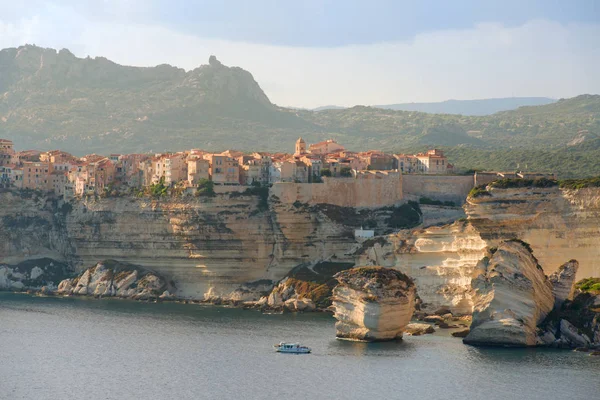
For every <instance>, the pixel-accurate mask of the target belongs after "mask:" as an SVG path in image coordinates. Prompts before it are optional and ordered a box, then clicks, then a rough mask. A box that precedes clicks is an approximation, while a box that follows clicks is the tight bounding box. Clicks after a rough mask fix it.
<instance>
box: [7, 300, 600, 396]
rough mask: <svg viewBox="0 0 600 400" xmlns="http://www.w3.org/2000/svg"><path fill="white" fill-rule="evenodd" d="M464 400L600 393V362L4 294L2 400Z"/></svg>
mask: <svg viewBox="0 0 600 400" xmlns="http://www.w3.org/2000/svg"><path fill="white" fill-rule="evenodd" d="M281 341H294V342H300V343H302V344H304V345H307V346H309V347H311V348H312V349H313V352H312V354H309V355H295V354H279V353H276V352H275V351H274V348H273V344H275V343H278V342H281ZM456 398H465V399H482V400H483V399H486V400H496V399H497V400H507V399H508V400H518V399H524V400H525V399H527V400H532V399H544V400H548V399H570V400H574V399H582V400H583V399H587V400H591V399H600V357H594V356H590V355H589V354H587V353H580V352H574V351H570V350H551V349H505V348H476V347H471V346H466V345H464V344H463V343H462V341H461V340H460V339H457V338H453V337H450V336H449V335H448V334H447V332H436V333H435V334H433V335H424V336H415V337H411V336H409V337H405V338H404V340H402V341H398V342H391V343H371V344H367V343H359V342H349V341H341V340H336V338H335V320H334V319H333V317H332V316H331V315H328V314H322V313H306V314H277V315H265V314H262V313H260V312H258V311H249V310H242V309H237V308H226V307H219V306H207V305H197V304H178V303H141V302H134V301H127V300H116V299H103V300H97V299H86V298H59V297H35V296H29V295H24V294H13V293H0V399H2V400H4V399H7V400H12V399H36V400H39V399H105V400H109V399H110V400H112V399H115V400H117V399H118V400H123V399H243V400H254V399H257V400H258V399H285V400H292V399H456Z"/></svg>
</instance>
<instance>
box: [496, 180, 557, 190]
mask: <svg viewBox="0 0 600 400" xmlns="http://www.w3.org/2000/svg"><path fill="white" fill-rule="evenodd" d="M557 185H558V182H557V181H555V180H553V179H548V178H537V179H521V178H519V179H509V178H506V179H499V180H497V181H494V182H492V183H490V187H493V188H498V189H509V188H531V187H535V188H549V187H554V186H557Z"/></svg>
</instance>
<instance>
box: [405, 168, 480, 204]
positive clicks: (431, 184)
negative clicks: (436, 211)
mask: <svg viewBox="0 0 600 400" xmlns="http://www.w3.org/2000/svg"><path fill="white" fill-rule="evenodd" d="M474 184H475V181H474V178H473V175H464V176H462V175H461V176H456V175H451V176H449V175H403V176H402V189H403V197H404V199H405V200H415V201H419V198H421V197H428V198H430V199H433V200H441V201H453V202H454V203H456V204H464V203H465V201H466V199H467V195H468V194H469V192H470V191H471V189H473V186H474Z"/></svg>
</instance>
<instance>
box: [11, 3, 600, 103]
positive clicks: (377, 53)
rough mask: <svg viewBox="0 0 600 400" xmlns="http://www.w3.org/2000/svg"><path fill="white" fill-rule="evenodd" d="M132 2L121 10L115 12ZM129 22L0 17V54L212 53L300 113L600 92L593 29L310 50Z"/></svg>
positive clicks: (538, 23)
mask: <svg viewBox="0 0 600 400" xmlns="http://www.w3.org/2000/svg"><path fill="white" fill-rule="evenodd" d="M110 1H113V0H110ZM123 4H125V3H123ZM136 4H137V3H136V1H130V2H128V3H127V4H125V5H124V6H123V7H124V8H123V10H124V11H123V12H122V13H121V14H120V15H127V13H128V12H131V10H134V9H135V7H136ZM128 21H129V19H127V18H108V17H105V18H93V17H91V16H90V14H89V13H86V12H83V11H81V10H74V9H73V8H70V7H65V6H60V5H51V6H47V7H45V8H43V9H41V10H40V12H38V13H37V14H36V15H34V16H29V17H27V18H20V19H18V20H15V21H13V22H9V21H3V20H2V16H0V48H4V47H9V46H19V45H21V44H24V43H35V44H37V45H41V46H46V47H54V48H69V49H70V50H71V51H73V53H75V54H76V55H78V56H87V55H91V56H104V57H107V58H109V59H111V60H114V61H116V62H119V63H122V64H128V65H138V66H150V65H157V64H162V63H168V64H172V65H177V66H179V67H183V68H185V69H192V68H195V67H196V66H198V65H200V64H205V63H206V62H207V60H208V57H209V55H211V54H215V55H216V56H217V57H218V58H219V59H220V60H221V61H222V62H223V63H224V64H226V65H237V66H240V67H242V68H244V69H247V70H249V71H250V72H252V73H253V75H254V77H255V79H256V80H257V81H258V82H259V84H260V85H261V87H262V88H263V89H264V90H265V92H266V93H267V95H268V96H269V97H270V98H271V100H272V101H273V102H275V103H277V104H280V105H293V106H301V107H315V106H319V105H324V104H338V105H354V104H387V103H397V102H406V101H415V102H416V101H439V100H445V99H449V98H459V99H469V98H489V97H509V96H548V97H556V98H559V97H571V96H575V95H578V94H581V93H599V92H600V78H599V77H598V75H597V74H596V73H595V71H594V68H595V66H597V65H599V64H600V44H599V43H598V42H599V41H598V40H597V38H598V37H600V26H599V25H586V24H559V23H556V22H552V21H546V20H533V21H529V22H527V23H525V24H523V25H520V26H516V27H506V26H503V25H501V24H497V23H482V24H479V25H476V26H474V27H473V28H471V29H462V30H446V31H436V32H429V33H423V34H418V35H416V36H415V37H414V38H413V39H412V40H410V41H402V42H390V43H378V44H369V45H352V46H342V47H333V48H309V47H286V46H275V45H262V44H253V43H243V42H234V41H225V40H214V39H205V38H201V37H196V36H193V35H190V34H184V33H180V32H177V31H175V30H172V29H168V28H165V27H163V26H160V25H156V24H150V23H146V24H144V23H139V22H138V23H128Z"/></svg>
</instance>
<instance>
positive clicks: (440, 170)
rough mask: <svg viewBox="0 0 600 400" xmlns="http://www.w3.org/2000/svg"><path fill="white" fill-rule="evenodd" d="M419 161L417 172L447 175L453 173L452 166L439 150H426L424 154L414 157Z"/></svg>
mask: <svg viewBox="0 0 600 400" xmlns="http://www.w3.org/2000/svg"><path fill="white" fill-rule="evenodd" d="M416 157H417V159H418V160H419V165H418V167H417V168H418V169H419V170H420V171H419V172H421V173H425V174H448V173H451V172H453V170H454V169H453V167H452V165H450V167H449V164H448V159H447V158H446V157H445V156H444V152H443V151H441V150H437V149H433V150H428V151H427V152H426V153H419V154H417V155H416Z"/></svg>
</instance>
